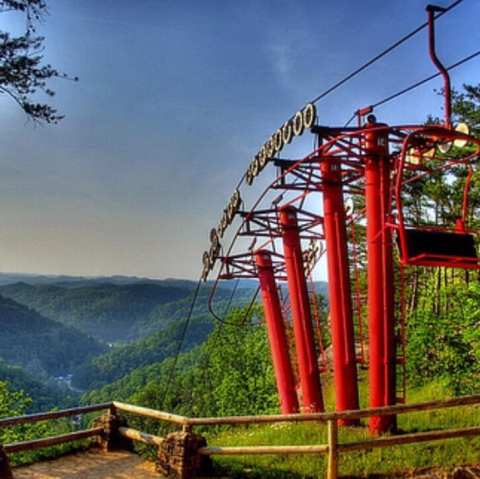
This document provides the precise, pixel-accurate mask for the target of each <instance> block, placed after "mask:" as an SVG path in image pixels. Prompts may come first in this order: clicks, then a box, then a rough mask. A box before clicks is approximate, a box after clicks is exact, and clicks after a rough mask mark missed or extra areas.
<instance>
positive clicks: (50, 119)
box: [0, 0, 76, 123]
mask: <svg viewBox="0 0 480 479" xmlns="http://www.w3.org/2000/svg"><path fill="white" fill-rule="evenodd" d="M9 11H17V12H19V13H21V14H22V15H24V16H25V23H26V25H25V33H24V34H23V35H20V36H12V35H11V34H10V33H8V32H5V31H0V92H2V93H4V94H6V95H8V96H9V97H10V98H12V99H13V100H14V101H15V102H16V103H17V104H18V105H19V106H20V107H21V108H22V110H23V111H24V112H25V113H26V114H27V115H28V116H29V117H30V118H32V119H34V120H36V121H39V122H45V123H58V121H60V120H61V119H62V118H63V116H62V115H59V114H58V112H57V110H56V109H55V108H53V107H52V106H51V105H48V104H46V103H38V102H36V101H35V100H34V99H33V98H34V96H35V94H36V93H37V92H43V93H44V94H46V95H47V96H50V97H51V96H53V95H54V92H53V90H52V89H51V88H49V87H48V86H47V81H48V80H49V79H51V78H58V77H61V78H68V77H67V75H66V74H64V73H60V72H59V71H58V70H57V69H55V68H54V67H52V65H50V64H44V63H43V61H42V60H43V42H44V38H43V37H41V36H39V35H37V34H36V30H35V23H37V22H38V21H39V20H41V18H42V17H43V16H44V14H45V13H46V11H47V5H46V2H45V1H44V0H1V1H0V12H1V13H5V12H9ZM75 80H76V79H75Z"/></svg>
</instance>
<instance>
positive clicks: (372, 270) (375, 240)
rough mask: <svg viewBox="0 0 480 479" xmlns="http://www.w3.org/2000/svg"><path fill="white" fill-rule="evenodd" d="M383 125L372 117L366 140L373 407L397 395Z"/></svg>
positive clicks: (379, 426)
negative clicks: (381, 130)
mask: <svg viewBox="0 0 480 479" xmlns="http://www.w3.org/2000/svg"><path fill="white" fill-rule="evenodd" d="M380 126H381V125H379V124H376V123H375V122H374V120H372V119H371V120H370V121H369V124H367V127H366V130H365V144H364V146H365V150H366V158H365V206H366V216H367V257H368V272H367V283H368V342H369V393H370V407H380V406H387V405H390V404H395V394H396V388H395V360H396V358H395V321H394V315H393V264H392V244H391V234H390V232H389V231H387V228H386V221H387V208H388V201H389V189H388V185H389V182H390V168H389V165H388V163H387V161H388V157H387V138H386V136H385V135H384V134H383V135H382V134H379V133H378V132H376V131H369V129H372V128H374V127H380ZM392 389H393V390H392ZM394 426H395V417H394V416H382V417H380V416H373V417H372V418H371V419H370V424H369V427H370V430H371V431H372V432H374V433H382V432H386V431H388V430H391V429H392V428H394Z"/></svg>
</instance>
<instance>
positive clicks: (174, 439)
mask: <svg viewBox="0 0 480 479" xmlns="http://www.w3.org/2000/svg"><path fill="white" fill-rule="evenodd" d="M479 404H480V395H472V396H463V397H459V398H453V399H443V400H435V401H427V402H422V403H416V404H401V405H396V406H387V407H381V408H369V409H361V410H357V411H344V412H332V413H315V414H289V415H262V416H231V417H207V418H189V417H185V416H180V415H177V414H171V413H167V412H162V411H157V410H154V409H149V408H145V407H140V406H133V405H130V404H125V403H121V402H117V401H114V402H112V403H104V404H97V405H93V406H86V407H79V408H74V409H67V410H64V411H54V412H49V413H40V414H31V415H27V416H20V417H11V418H4V419H0V428H2V427H12V426H15V425H19V424H26V423H31V422H36V421H45V420H49V419H56V418H61V417H68V416H77V415H79V414H86V413H90V412H95V411H101V410H105V409H106V410H108V415H107V416H106V418H107V419H106V422H105V421H104V426H98V427H92V428H90V429H86V430H83V431H76V432H71V433H68V434H63V435H61V436H54V437H50V438H43V439H35V440H30V441H24V442H18V443H13V444H6V445H4V446H3V448H2V447H1V446H0V476H1V477H4V476H2V470H1V468H2V466H1V461H2V456H1V453H4V454H5V453H8V454H11V453H16V452H20V451H26V450H31V449H38V448H41V447H48V446H51V445H54V444H61V443H64V442H69V441H75V440H78V439H84V438H87V437H93V436H100V437H104V438H105V436H106V435H107V436H109V438H107V439H108V440H109V441H110V440H112V438H115V437H117V439H118V438H121V439H122V440H124V441H127V443H123V445H125V444H128V443H131V442H132V441H138V442H141V443H144V444H147V445H150V446H154V447H156V448H157V449H158V451H159V452H158V459H159V468H160V470H163V471H164V472H166V473H168V474H170V475H172V477H174V476H175V475H177V477H194V475H195V470H194V469H195V468H197V467H199V465H201V464H202V460H201V459H199V458H204V459H205V460H207V461H208V458H209V457H211V456H216V455H223V456H227V455H262V454H265V455H267V454H268V455H272V454H280V455H284V454H325V455H326V456H327V477H328V479H334V478H336V477H337V475H338V462H339V458H340V456H341V454H344V453H348V452H350V451H361V450H363V451H366V450H371V449H373V448H380V447H390V446H396V445H403V444H413V443H421V442H427V441H437V440H441V439H449V438H459V437H471V436H480V426H478V425H472V426H470V427H463V428H456V429H445V430H433V431H426V432H418V433H405V434H399V435H394V436H385V437H375V438H371V439H366V440H361V441H356V442H347V443H342V442H339V437H338V429H337V422H338V421H339V420H341V419H361V418H367V417H370V416H381V415H391V414H406V413H413V412H420V411H432V410H442V409H446V408H452V407H465V406H472V405H479ZM119 411H121V412H124V413H128V414H133V415H137V416H142V417H147V418H150V419H154V420H158V421H163V422H167V423H170V424H175V425H177V426H181V431H180V432H177V433H170V434H168V435H167V436H166V437H159V436H155V435H152V434H147V433H145V432H142V431H138V430H136V429H132V428H130V427H128V426H127V424H126V421H125V420H124V419H122V420H120V419H119V418H120V416H119ZM109 418H110V419H109ZM112 418H116V419H115V421H116V422H115V421H114V420H113V419H112ZM311 421H316V422H322V423H326V424H327V426H328V435H327V437H328V439H327V443H326V444H317V445H282V446H237V447H220V446H217V447H208V446H207V445H206V441H205V440H204V439H203V438H202V437H201V436H198V435H196V434H194V433H193V431H192V429H193V428H194V427H196V426H203V427H205V426H218V425H230V426H234V425H249V424H272V423H298V422H311ZM117 444H122V443H121V442H118V440H117ZM176 451H177V452H176ZM177 453H178V455H177ZM170 456H172V457H170ZM5 477H8V476H5Z"/></svg>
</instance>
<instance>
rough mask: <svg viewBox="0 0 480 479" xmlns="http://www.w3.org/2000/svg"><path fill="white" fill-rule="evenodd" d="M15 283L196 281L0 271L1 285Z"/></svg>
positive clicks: (191, 284) (183, 284) (187, 283)
mask: <svg viewBox="0 0 480 479" xmlns="http://www.w3.org/2000/svg"><path fill="white" fill-rule="evenodd" d="M14 283H27V284H31V285H36V284H57V285H63V286H86V285H92V284H106V283H107V284H118V285H122V284H136V283H156V284H163V283H165V285H171V286H174V285H175V284H174V283H177V284H178V285H179V286H181V287H191V288H194V287H195V285H196V282H195V281H190V280H187V279H185V280H184V279H173V278H168V279H152V278H144V277H138V276H123V275H114V276H69V275H55V274H34V273H0V286H2V285H7V284H14Z"/></svg>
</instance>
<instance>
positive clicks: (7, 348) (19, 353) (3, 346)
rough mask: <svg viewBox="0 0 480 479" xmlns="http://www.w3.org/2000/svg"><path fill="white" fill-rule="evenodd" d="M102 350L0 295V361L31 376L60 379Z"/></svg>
mask: <svg viewBox="0 0 480 479" xmlns="http://www.w3.org/2000/svg"><path fill="white" fill-rule="evenodd" d="M104 351H105V348H104V347H103V346H101V345H100V344H99V343H98V342H97V341H95V340H94V339H93V338H91V337H88V336H87V335H85V334H83V333H81V332H80V331H77V330H75V329H73V328H70V327H67V326H65V325H63V324H61V323H59V322H57V321H53V320H51V319H49V318H46V317H45V316H42V315H41V314H39V313H37V312H36V311H33V310H32V309H29V308H27V307H26V306H24V305H21V304H19V303H17V302H15V301H13V300H12V299H9V298H5V297H2V296H0V358H2V359H3V360H4V361H5V362H7V363H9V364H17V365H21V366H22V367H23V368H25V369H26V370H27V371H28V372H29V373H31V374H40V375H42V374H48V375H49V376H60V375H65V374H67V373H70V372H72V371H73V370H74V369H75V368H76V367H78V365H79V364H81V363H83V362H84V361H86V360H87V358H89V357H91V356H94V355H97V354H100V353H102V352H104ZM0 379H1V377H0Z"/></svg>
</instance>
